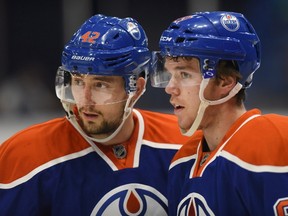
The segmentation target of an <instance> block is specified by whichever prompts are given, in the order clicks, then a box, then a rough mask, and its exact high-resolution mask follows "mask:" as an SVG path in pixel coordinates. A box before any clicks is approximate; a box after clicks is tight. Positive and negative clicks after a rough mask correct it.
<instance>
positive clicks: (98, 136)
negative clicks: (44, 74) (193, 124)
mask: <svg viewBox="0 0 288 216" xmlns="http://www.w3.org/2000/svg"><path fill="white" fill-rule="evenodd" d="M147 43H148V41H147V38H146V35H145V32H144V30H143V29H142V27H141V26H140V25H139V24H138V23H137V21H136V20H134V19H132V18H124V19H120V18H117V17H109V16H104V15H100V14H99V15H95V16H93V17H91V18H90V19H89V20H87V21H86V22H85V23H84V24H83V25H82V26H81V27H80V29H79V30H78V31H77V32H76V33H75V34H74V35H73V37H72V39H71V40H70V41H69V42H68V44H67V45H66V46H65V48H64V51H63V53H62V66H61V67H59V69H58V71H57V75H56V94H57V96H58V98H59V99H60V100H61V102H62V104H63V107H64V109H65V111H66V113H67V117H64V118H57V119H53V120H51V121H48V122H45V123H42V124H37V125H34V126H32V127H29V128H27V129H24V130H22V131H21V132H19V133H17V134H16V135H14V136H12V137H11V138H10V139H8V140H7V141H6V142H4V143H3V144H2V145H1V146H0V215H29V216H32V215H41V216H43V215H57V216H58V215H109V216H110V215H113V216H114V215H116V216H117V215H167V198H166V195H167V194H166V189H167V173H168V167H169V163H170V161H171V159H172V157H173V156H174V154H175V152H176V151H177V150H178V149H179V148H180V146H181V145H182V143H184V141H186V140H187V138H185V137H184V136H182V134H181V132H180V130H179V128H178V126H177V118H176V117H174V115H168V114H160V113H156V112H150V111H143V110H139V109H137V110H136V109H133V106H134V104H135V102H136V101H137V100H138V99H139V97H140V96H141V95H142V93H143V92H144V91H145V85H146V79H147V76H148V68H149V65H150V64H149V61H150V59H151V52H150V51H149V50H148V47H147V46H148V45H147Z"/></svg>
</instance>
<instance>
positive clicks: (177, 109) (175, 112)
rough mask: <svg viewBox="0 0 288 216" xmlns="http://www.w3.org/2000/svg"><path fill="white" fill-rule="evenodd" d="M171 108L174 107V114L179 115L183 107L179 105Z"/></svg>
mask: <svg viewBox="0 0 288 216" xmlns="http://www.w3.org/2000/svg"><path fill="white" fill-rule="evenodd" d="M172 106H173V107H174V114H179V113H180V112H181V111H182V110H184V108H185V107H184V106H181V105H179V104H173V103H172Z"/></svg>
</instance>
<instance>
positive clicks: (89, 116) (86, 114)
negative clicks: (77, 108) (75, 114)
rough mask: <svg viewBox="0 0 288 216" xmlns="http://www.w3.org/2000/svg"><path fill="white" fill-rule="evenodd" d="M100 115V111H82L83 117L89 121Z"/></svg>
mask: <svg viewBox="0 0 288 216" xmlns="http://www.w3.org/2000/svg"><path fill="white" fill-rule="evenodd" d="M99 116H100V115H99V114H98V113H91V112H82V118H84V119H85V120H87V121H95V120H96V119H97V118H98V117H99Z"/></svg>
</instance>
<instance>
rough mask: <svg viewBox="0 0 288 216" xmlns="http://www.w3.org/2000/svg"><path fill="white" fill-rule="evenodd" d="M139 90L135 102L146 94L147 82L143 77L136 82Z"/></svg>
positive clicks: (134, 97) (134, 98)
mask: <svg viewBox="0 0 288 216" xmlns="http://www.w3.org/2000/svg"><path fill="white" fill-rule="evenodd" d="M136 87H137V90H136V92H135V95H134V96H133V101H135V100H138V99H139V97H140V96H141V95H142V94H143V93H144V92H145V90H146V89H145V88H146V80H145V79H144V78H143V77H139V78H138V79H137V81H136Z"/></svg>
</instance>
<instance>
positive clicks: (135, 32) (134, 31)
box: [127, 22, 141, 40]
mask: <svg viewBox="0 0 288 216" xmlns="http://www.w3.org/2000/svg"><path fill="white" fill-rule="evenodd" d="M127 31H128V32H129V33H130V34H131V36H132V37H133V38H134V39H135V40H139V39H140V38H141V32H140V30H139V28H138V26H136V25H135V24H134V23H133V22H128V23H127Z"/></svg>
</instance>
